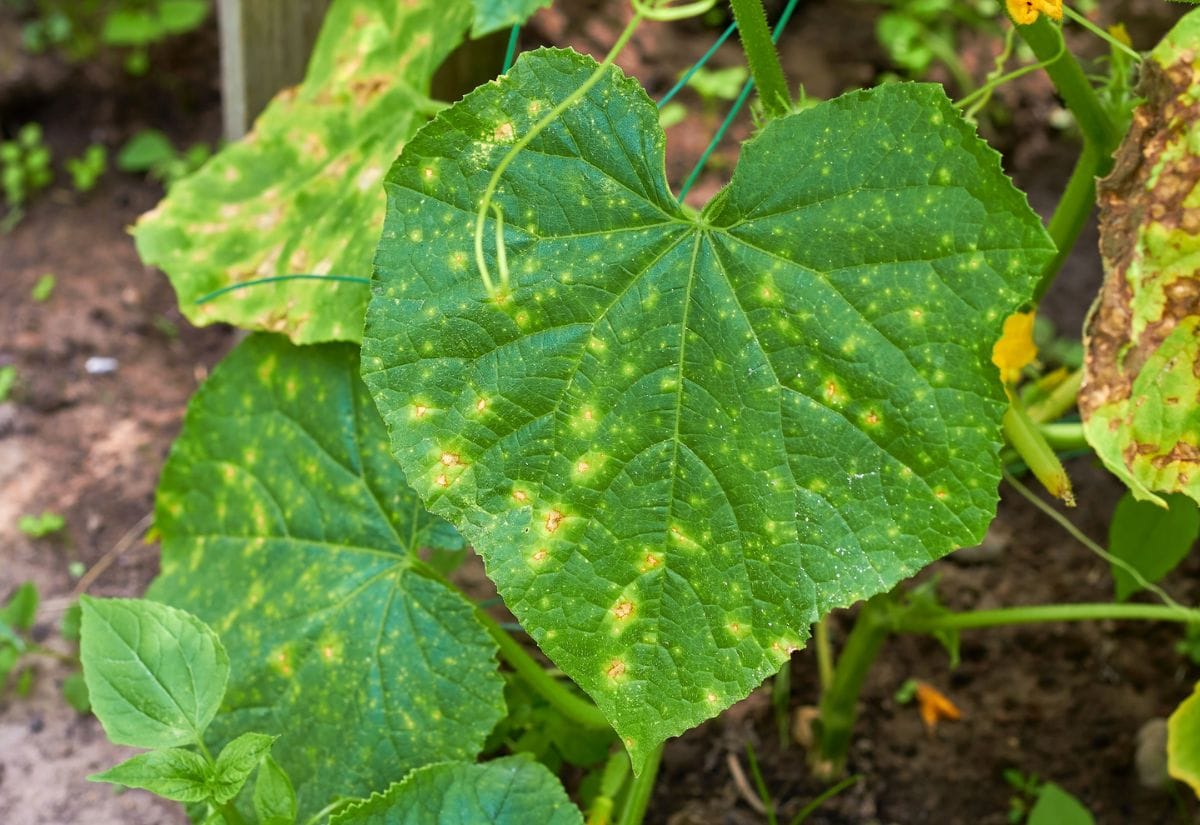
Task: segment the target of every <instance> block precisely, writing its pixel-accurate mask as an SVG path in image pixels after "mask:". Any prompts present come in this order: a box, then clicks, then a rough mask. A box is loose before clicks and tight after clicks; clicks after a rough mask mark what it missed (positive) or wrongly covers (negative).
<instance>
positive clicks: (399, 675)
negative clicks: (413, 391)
mask: <svg viewBox="0 0 1200 825" xmlns="http://www.w3.org/2000/svg"><path fill="white" fill-rule="evenodd" d="M386 439H387V436H386V433H385V432H384V428H383V422H382V421H381V420H380V418H379V414H378V413H377V412H376V411H375V406H374V404H373V403H372V401H371V398H370V396H369V395H367V391H366V388H365V387H364V386H363V385H362V381H361V379H359V377H358V354H357V350H356V348H355V347H353V346H351V345H348V344H326V345H321V346H311V347H302V348H301V347H296V346H294V345H292V344H289V343H288V342H287V341H285V340H284V339H282V338H280V337H277V336H272V335H265V334H260V335H255V336H251V337H250V338H249V339H247V340H246V341H245V342H244V343H243V344H242V345H241V346H239V347H238V349H236V350H235V351H234V352H233V353H232V354H231V355H230V356H229V357H227V358H226V359H225V361H224V362H222V363H221V364H220V365H219V366H218V367H217V369H216V370H215V371H214V372H213V375H212V377H211V378H210V379H209V380H208V382H207V383H205V385H204V386H203V387H202V388H201V389H200V391H199V392H198V393H197V394H196V396H195V397H194V398H193V400H192V403H191V405H190V407H189V409H188V415H187V418H186V420H185V423H184V429H183V433H182V435H181V436H180V437H179V440H178V441H177V442H176V443H175V446H174V448H173V449H172V451H171V457H170V458H169V459H168V461H167V464H166V467H165V468H164V469H163V476H162V481H161V483H160V486H159V491H158V506H157V511H156V524H157V526H158V529H159V531H160V532H161V534H162V542H163V572H162V576H161V577H160V578H159V579H158V580H157V581H156V582H155V584H154V586H153V587H152V589H151V596H152V597H153V598H155V599H159V600H161V601H165V602H168V603H170V604H173V605H176V606H178V607H182V608H185V609H186V610H189V611H191V612H193V613H195V614H196V615H197V616H199V617H201V618H202V619H204V620H205V621H206V622H208V623H209V624H211V625H212V626H213V628H214V629H215V630H216V631H217V632H218V633H219V634H220V636H221V640H222V642H223V643H224V646H225V648H226V649H227V650H228V651H229V655H230V658H231V659H232V660H233V661H234V662H237V663H238V664H237V667H236V668H234V670H233V672H232V674H231V676H230V680H229V688H228V691H227V693H226V694H225V701H224V702H223V703H222V705H221V710H220V713H219V714H218V715H217V717H216V719H215V720H214V721H213V723H212V726H211V727H210V729H209V731H210V733H209V736H208V737H207V738H208V739H209V740H210V741H211V742H212V743H214V744H220V743H223V742H226V741H228V740H230V739H233V738H234V737H235V736H236V735H238V734H240V733H242V732H244V731H258V732H260V733H265V734H270V735H276V736H279V741H278V744H277V745H276V747H275V754H276V759H277V761H278V762H279V765H280V766H282V768H283V769H284V770H285V771H286V772H287V774H288V776H289V777H290V778H291V780H292V781H293V782H294V783H295V789H296V793H297V796H298V811H299V816H300V820H301V821H303V820H305V819H307V818H308V817H309V816H311V815H312V814H314V813H315V812H316V811H318V810H320V809H321V808H323V807H324V806H325V805H327V804H328V803H330V802H332V801H333V800H334V799H335V798H336V797H338V796H364V795H366V794H369V793H371V792H372V791H374V790H377V789H379V788H383V787H386V786H387V784H388V783H389V782H391V781H392V780H394V779H395V777H396V776H397V774H398V773H399V774H400V775H403V773H404V772H406V771H408V770H410V769H412V768H416V767H419V766H421V765H425V764H427V763H429V762H435V761H442V760H445V759H471V758H474V757H475V756H476V755H477V754H478V753H479V751H480V749H481V748H482V746H483V743H484V740H485V739H486V737H487V734H488V732H489V731H490V730H491V729H492V726H493V725H494V724H495V723H496V720H497V719H499V718H500V716H502V715H503V712H504V703H503V680H502V679H501V677H500V675H499V673H498V672H497V670H496V662H495V659H494V655H495V646H494V644H493V643H492V641H491V639H490V638H489V637H488V635H487V632H486V631H485V630H484V629H483V628H482V626H480V624H479V623H478V621H477V620H476V619H475V617H474V614H473V608H472V605H471V604H470V603H469V602H467V601H466V600H465V599H464V598H463V597H462V596H460V595H459V594H457V593H456V592H453V591H452V590H450V589H449V588H448V587H446V586H445V585H443V584H440V583H438V582H437V581H433V580H431V579H429V578H427V577H425V576H424V575H422V574H420V573H419V572H418V571H416V570H414V569H413V565H412V553H413V552H415V551H416V549H417V548H418V547H419V546H422V545H423V544H425V543H426V537H427V536H429V535H431V534H432V533H434V532H438V531H443V530H444V529H446V526H445V525H441V526H439V520H438V519H436V518H435V517H433V516H431V515H429V514H428V513H426V512H425V510H424V509H423V508H422V507H421V504H420V501H419V500H418V499H417V496H416V494H415V493H413V491H412V490H411V489H410V488H409V487H408V485H407V484H406V483H405V481H404V476H403V474H402V473H401V471H400V469H399V468H398V467H397V466H396V463H395V461H393V460H392V458H391V456H389V455H388V451H387V440H386Z"/></svg>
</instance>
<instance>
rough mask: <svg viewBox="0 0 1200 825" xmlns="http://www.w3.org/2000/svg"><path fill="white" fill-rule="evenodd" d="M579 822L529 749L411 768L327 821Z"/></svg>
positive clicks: (421, 824) (380, 824)
mask: <svg viewBox="0 0 1200 825" xmlns="http://www.w3.org/2000/svg"><path fill="white" fill-rule="evenodd" d="M485 822H486V823H488V825H530V824H531V823H533V825H583V816H582V815H581V814H580V813H579V809H578V808H576V807H575V806H574V805H573V804H572V803H571V800H570V799H568V798H567V793H566V791H564V790H563V787H562V785H561V784H560V783H559V781H558V777H556V776H555V775H554V774H552V773H550V771H549V770H548V769H547V768H546V766H545V765H542V764H541V763H540V762H535V761H534V760H533V759H532V757H530V756H528V755H522V756H508V757H505V758H503V759H496V760H493V761H491V762H487V763H485V764H483V765H472V764H468V763H465V762H444V763H442V764H438V765H428V766H426V767H424V768H421V769H419V770H416V771H413V772H412V773H411V774H409V775H408V776H407V777H405V778H404V781H403V782H398V783H396V784H395V785H393V786H392V787H390V788H388V790H387V792H386V793H382V794H376V795H374V796H372V797H371V798H370V799H369V800H366V801H365V802H362V803H360V804H359V805H357V806H356V807H354V808H351V809H350V810H348V811H346V812H345V813H343V814H340V815H338V816H335V817H334V818H333V821H332V823H331V825H481V823H485Z"/></svg>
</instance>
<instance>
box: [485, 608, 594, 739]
mask: <svg viewBox="0 0 1200 825" xmlns="http://www.w3.org/2000/svg"><path fill="white" fill-rule="evenodd" d="M475 618H476V619H478V620H479V622H480V623H481V624H482V625H483V626H484V629H485V630H487V632H488V634H489V635H490V636H491V637H492V639H493V641H495V642H496V646H497V647H499V648H500V655H501V656H503V657H504V661H506V662H508V664H509V665H510V666H511V667H512V669H513V670H515V671H516V672H517V675H518V676H520V677H521V679H523V680H524V681H525V683H526V684H527V685H529V687H531V688H532V689H533V690H534V692H536V693H537V694H538V695H540V696H541V697H542V698H543V699H545V700H546V701H547V702H549V703H550V705H551V707H553V708H554V709H555V710H557V711H558V712H559V713H561V714H562V715H563V716H565V717H567V718H568V719H570V720H571V721H572V722H575V723H576V724H578V725H582V726H583V727H586V728H593V729H596V730H604V729H606V728H608V727H610V726H609V724H608V719H606V718H605V717H604V714H603V713H601V712H600V710H599V709H598V708H597V707H596V706H595V705H593V704H592V703H591V702H589V701H588V700H587V699H584V698H582V697H580V696H577V695H576V694H574V693H572V692H571V691H570V690H569V689H568V688H566V687H564V686H563V685H562V684H561V683H560V682H559V681H558V680H556V679H555V678H554V677H553V676H551V675H550V674H549V673H547V672H546V671H545V669H544V668H543V667H542V666H541V665H539V664H538V663H537V660H535V659H534V658H533V657H532V656H530V655H529V654H528V653H526V652H525V648H524V647H522V646H521V643H520V642H518V641H517V640H516V639H514V638H513V637H512V636H511V635H509V633H508V631H506V630H505V629H504V628H502V627H501V626H500V623H499V622H497V621H496V620H495V619H493V618H492V617H491V615H490V614H489V613H488V612H487V611H486V610H483V609H482V608H476V609H475Z"/></svg>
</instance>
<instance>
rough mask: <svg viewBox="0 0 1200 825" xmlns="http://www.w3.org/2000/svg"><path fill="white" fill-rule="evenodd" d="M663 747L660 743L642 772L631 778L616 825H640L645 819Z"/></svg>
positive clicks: (648, 758) (647, 760) (647, 758)
mask: <svg viewBox="0 0 1200 825" xmlns="http://www.w3.org/2000/svg"><path fill="white" fill-rule="evenodd" d="M662 753H663V745H662V743H661V742H660V743H659V745H658V747H657V748H655V749H654V750H653V751H652V752H651V753H650V755H649V756H647V757H646V765H645V767H643V768H642V772H641V773H640V774H637V775H635V776H634V777H633V783H632V784H630V786H629V794H628V795H627V796H626V797H625V807H624V809H623V810H622V811H621V819H620V820H619V821H618V825H641V822H642V820H643V819H645V818H646V808H648V807H649V806H650V795H651V794H652V793H654V780H655V779H657V778H658V766H659V763H661V762H662Z"/></svg>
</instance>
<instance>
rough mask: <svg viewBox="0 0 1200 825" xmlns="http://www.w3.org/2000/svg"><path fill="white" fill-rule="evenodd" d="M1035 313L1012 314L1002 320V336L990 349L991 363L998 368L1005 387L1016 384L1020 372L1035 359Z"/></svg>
mask: <svg viewBox="0 0 1200 825" xmlns="http://www.w3.org/2000/svg"><path fill="white" fill-rule="evenodd" d="M1035 315H1036V313H1033V312H1014V313H1013V314H1012V315H1010V316H1008V317H1007V318H1005V319H1004V334H1003V335H1001V336H1000V340H999V341H997V342H996V345H995V346H993V347H992V363H993V364H995V365H996V366H997V367H999V368H1000V380H1001V381H1003V382H1004V383H1005V385H1006V386H1007V385H1012V384H1015V383H1017V381H1019V380H1020V378H1021V370H1023V369H1025V366H1026V365H1027V364H1029V363H1030V362H1032V361H1033V359H1034V358H1037V345H1036V344H1034V343H1033V319H1034V317H1035Z"/></svg>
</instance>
